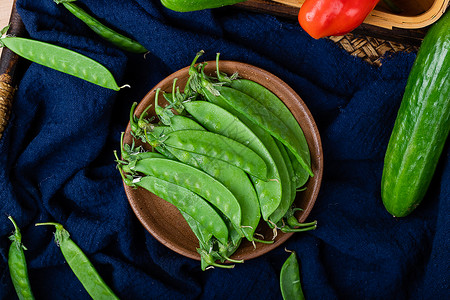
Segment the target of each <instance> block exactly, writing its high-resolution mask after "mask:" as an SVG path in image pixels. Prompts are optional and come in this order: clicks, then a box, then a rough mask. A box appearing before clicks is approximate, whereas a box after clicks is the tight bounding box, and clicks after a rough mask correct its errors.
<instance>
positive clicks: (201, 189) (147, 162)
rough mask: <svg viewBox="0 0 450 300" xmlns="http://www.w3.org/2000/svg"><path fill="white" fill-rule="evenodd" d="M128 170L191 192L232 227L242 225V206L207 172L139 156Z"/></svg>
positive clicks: (175, 162)
mask: <svg viewBox="0 0 450 300" xmlns="http://www.w3.org/2000/svg"><path fill="white" fill-rule="evenodd" d="M126 167H127V166H123V170H124V171H128V170H126ZM130 171H132V172H139V173H142V174H144V175H151V176H155V177H157V178H160V179H162V180H165V181H167V182H170V183H173V184H176V185H178V186H181V187H184V188H186V189H188V190H190V191H192V192H193V193H195V194H197V195H199V196H200V197H202V198H203V199H205V200H206V201H208V202H209V203H211V204H212V205H214V207H216V208H217V209H218V210H220V211H221V212H222V213H223V214H224V215H225V216H226V217H227V218H229V219H230V220H231V222H232V223H233V225H234V226H236V227H237V228H240V227H241V207H240V205H239V202H238V200H237V199H236V198H235V197H234V195H233V193H231V192H230V190H229V189H227V188H226V187H225V186H224V185H223V184H222V183H220V182H219V181H218V180H216V179H215V178H214V177H212V176H210V175H208V174H207V173H205V172H203V171H201V170H199V169H197V168H194V167H191V166H189V165H187V164H185V163H182V162H178V161H174V160H170V159H166V158H147V159H141V160H139V161H137V162H136V164H135V165H134V166H133V168H132V170H130Z"/></svg>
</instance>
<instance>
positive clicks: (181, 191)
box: [133, 176, 228, 244]
mask: <svg viewBox="0 0 450 300" xmlns="http://www.w3.org/2000/svg"><path fill="white" fill-rule="evenodd" d="M133 184H134V185H136V186H139V187H142V188H144V189H146V190H148V191H150V192H151V193H153V194H155V195H156V196H158V197H160V198H162V199H164V200H165V201H167V202H169V203H171V204H173V205H174V206H176V207H177V208H178V209H179V210H181V211H183V212H185V213H186V214H188V215H189V216H191V217H192V218H193V219H194V220H196V221H197V222H198V223H199V224H200V225H201V226H202V227H203V228H204V229H205V230H207V231H208V232H210V233H211V234H212V235H214V236H215V237H216V238H217V239H218V240H219V241H220V242H221V243H223V244H226V243H227V242H228V228H227V225H226V224H225V222H224V221H223V219H222V218H221V217H220V215H219V214H218V213H217V211H216V210H215V209H214V208H213V207H212V206H211V205H209V204H208V202H206V200H204V199H203V198H202V197H200V196H198V195H197V194H195V193H194V192H192V191H190V190H188V189H186V188H184V187H181V186H178V185H176V184H173V183H171V182H168V181H165V180H162V179H159V178H156V177H154V176H144V177H142V178H140V179H139V180H134V181H133Z"/></svg>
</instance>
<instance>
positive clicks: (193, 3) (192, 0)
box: [161, 0, 245, 12]
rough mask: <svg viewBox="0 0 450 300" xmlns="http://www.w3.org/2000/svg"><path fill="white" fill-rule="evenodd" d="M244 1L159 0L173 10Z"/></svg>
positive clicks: (210, 6)
mask: <svg viewBox="0 0 450 300" xmlns="http://www.w3.org/2000/svg"><path fill="white" fill-rule="evenodd" d="M244 1H245V0H161V3H162V4H163V5H164V6H165V7H167V8H168V9H171V10H174V11H179V12H189V11H196V10H203V9H210V8H217V7H222V6H227V5H233V4H236V3H239V2H244Z"/></svg>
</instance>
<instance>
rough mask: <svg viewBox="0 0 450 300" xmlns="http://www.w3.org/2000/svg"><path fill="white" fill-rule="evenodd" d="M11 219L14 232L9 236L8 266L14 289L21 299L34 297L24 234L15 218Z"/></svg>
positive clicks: (28, 299) (29, 299) (27, 299)
mask: <svg viewBox="0 0 450 300" xmlns="http://www.w3.org/2000/svg"><path fill="white" fill-rule="evenodd" d="M8 219H9V220H11V222H12V223H13V225H14V233H13V234H12V235H11V236H10V237H9V239H10V240H11V241H12V243H11V246H10V247H9V253H8V267H9V273H10V276H11V280H12V283H13V285H14V289H15V290H16V294H17V297H19V299H20V300H31V299H34V296H33V292H32V291H31V285H30V280H29V278H28V269H27V261H26V260H25V254H24V252H23V250H26V248H25V246H24V245H23V244H22V234H21V233H20V230H19V227H18V226H17V224H16V222H15V221H14V219H13V218H12V217H11V216H9V217H8Z"/></svg>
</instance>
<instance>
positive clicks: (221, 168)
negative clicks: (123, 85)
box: [152, 108, 263, 242]
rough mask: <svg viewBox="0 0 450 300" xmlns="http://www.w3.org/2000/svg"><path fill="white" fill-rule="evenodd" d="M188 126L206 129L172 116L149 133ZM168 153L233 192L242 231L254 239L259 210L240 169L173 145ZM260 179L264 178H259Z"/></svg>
mask: <svg viewBox="0 0 450 300" xmlns="http://www.w3.org/2000/svg"><path fill="white" fill-rule="evenodd" d="M183 109H184V108H183ZM187 129H189V130H201V131H205V128H203V127H202V126H201V125H200V124H199V123H197V122H195V121H194V120H192V119H189V118H187V117H184V116H180V115H174V116H172V118H171V120H170V126H164V129H160V127H159V126H158V127H155V128H154V129H153V132H152V133H153V134H155V135H158V134H159V135H161V134H163V132H164V134H166V133H169V132H171V131H175V130H187ZM166 150H167V149H166ZM170 154H171V155H174V156H175V157H176V158H177V159H178V160H179V161H181V162H184V163H186V164H188V165H190V166H193V167H195V168H198V169H201V170H203V171H204V172H206V173H207V174H209V175H211V176H212V177H214V178H216V179H217V180H218V181H219V182H221V183H222V184H223V185H225V186H226V187H227V188H228V189H229V190H230V191H231V192H232V193H233V195H234V196H235V197H236V199H237V200H238V202H239V205H240V207H241V212H242V215H241V225H242V226H241V230H242V232H243V233H244V235H245V237H246V238H247V239H248V240H249V241H253V240H255V239H254V237H253V235H254V233H255V230H256V227H257V226H258V224H259V220H260V218H261V213H260V208H259V202H258V198H257V195H256V192H255V189H254V187H253V185H252V183H251V182H250V180H249V177H248V176H247V174H246V173H245V172H244V171H243V170H242V169H239V168H237V167H235V166H233V165H231V164H229V163H227V162H224V161H221V160H218V159H215V158H212V157H209V156H205V155H200V154H196V153H192V152H188V151H183V150H179V149H175V148H172V149H170ZM260 182H263V181H261V180H260ZM258 241H259V240H258ZM260 242H261V241H260Z"/></svg>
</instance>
